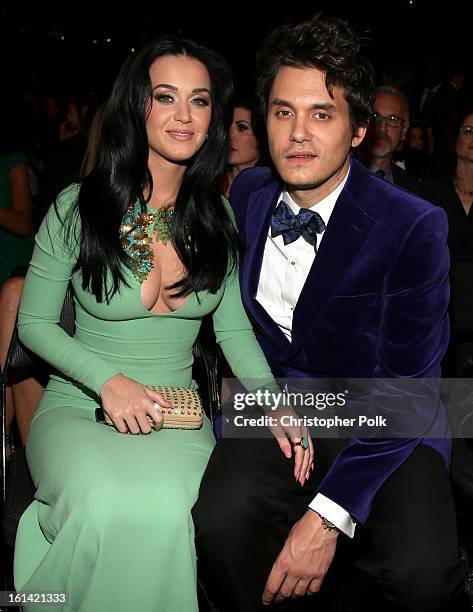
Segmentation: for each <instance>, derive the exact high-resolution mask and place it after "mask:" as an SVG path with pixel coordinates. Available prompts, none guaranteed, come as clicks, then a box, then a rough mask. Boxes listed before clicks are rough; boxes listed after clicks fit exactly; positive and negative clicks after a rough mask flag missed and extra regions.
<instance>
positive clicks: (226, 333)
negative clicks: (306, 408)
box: [213, 198, 280, 393]
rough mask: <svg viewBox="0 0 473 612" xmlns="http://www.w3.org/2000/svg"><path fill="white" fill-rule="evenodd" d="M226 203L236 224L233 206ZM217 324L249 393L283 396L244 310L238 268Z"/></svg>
mask: <svg viewBox="0 0 473 612" xmlns="http://www.w3.org/2000/svg"><path fill="white" fill-rule="evenodd" d="M223 200H224V204H225V208H226V209H227V210H228V212H229V215H230V217H231V218H232V219H233V220H234V216H233V211H232V209H231V208H230V204H229V203H228V201H227V200H225V199H224V198H223ZM213 323H214V331H215V335H216V338H217V342H218V343H219V345H220V347H221V349H222V351H223V354H224V355H225V359H226V360H227V361H228V364H229V365H230V368H231V369H232V371H233V373H234V374H235V376H236V377H237V378H238V379H239V380H240V381H241V382H242V383H243V384H244V385H245V387H246V388H247V389H248V390H249V391H254V390H256V389H262V390H264V389H268V390H270V391H271V392H276V393H278V392H280V388H279V387H278V385H277V383H276V381H275V379H274V377H273V374H272V372H271V370H270V368H269V365H268V362H267V361H266V357H265V356H264V353H263V350H262V349H261V347H260V345H259V344H258V341H257V340H256V337H255V334H254V332H253V328H252V326H251V323H250V320H249V319H248V316H247V314H246V312H245V309H244V307H243V303H242V300H241V293H240V281H239V275H238V267H237V266H236V267H235V269H234V270H233V271H232V272H230V273H229V275H228V276H227V279H226V284H225V290H224V294H223V297H222V300H221V302H220V304H219V306H218V308H217V309H216V310H215V312H214V314H213Z"/></svg>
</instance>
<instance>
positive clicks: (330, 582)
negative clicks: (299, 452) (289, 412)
mask: <svg viewBox="0 0 473 612" xmlns="http://www.w3.org/2000/svg"><path fill="white" fill-rule="evenodd" d="M344 444H346V441H344V440H332V439H324V440H316V441H314V446H315V469H314V472H313V473H312V476H311V477H310V479H309V481H308V482H307V484H306V485H305V486H304V487H301V486H300V485H299V484H298V483H297V482H296V481H295V479H294V475H293V460H288V459H286V458H285V457H284V455H283V454H282V452H281V450H280V449H279V446H278V445H277V443H276V441H275V440H274V439H223V440H221V441H220V442H219V443H218V445H217V446H216V448H215V450H214V452H213V454H212V456H211V458H210V461H209V464H208V467H207V470H206V472H205V474H204V477H203V480H202V484H201V488H200V494H199V499H198V501H197V503H196V505H195V507H194V510H193V516H194V521H195V524H196V546H197V555H198V563H199V572H200V576H201V580H202V581H203V584H204V587H205V590H206V592H207V593H208V594H209V597H210V599H211V601H212V602H213V603H214V604H215V605H216V606H217V608H218V609H219V610H221V611H222V612H230V611H238V612H253V611H257V610H258V611H259V610H268V607H267V606H263V605H262V604H261V596H262V593H263V589H264V585H265V583H266V579H267V577H268V575H269V573H270V571H271V567H272V565H273V563H274V560H275V559H276V557H277V555H278V553H279V552H280V550H281V548H282V546H283V544H284V542H285V540H286V537H287V535H288V532H289V530H290V528H291V526H292V525H293V524H294V523H295V522H296V521H297V520H299V518H300V517H301V516H302V515H303V514H304V512H305V511H306V510H307V504H308V503H309V502H310V501H311V500H312V499H313V497H314V496H315V492H316V490H317V486H318V484H319V483H320V481H321V480H322V478H323V476H324V475H325V473H326V472H327V470H328V468H329V466H330V465H331V463H332V462H333V460H334V459H335V457H336V455H337V454H338V452H339V451H340V450H341V448H342V447H343V445H344ZM349 566H351V569H352V570H353V568H354V567H355V568H356V569H355V570H354V571H358V572H360V574H362V575H363V576H366V577H367V579H368V581H371V582H372V584H373V586H374V587H375V589H371V590H370V592H369V594H367V595H366V597H363V599H362V601H361V602H360V607H359V609H360V610H363V612H367V610H370V609H372V610H377V611H380V610H383V612H385V611H386V612H387V611H388V610H409V611H412V612H414V611H415V612H431V611H434V610H448V611H452V612H453V610H466V609H468V607H467V603H466V602H467V598H466V595H465V594H464V593H463V584H464V575H465V570H466V568H465V564H464V561H463V559H462V557H461V556H460V554H459V550H458V543H457V533H456V519H455V508H454V502H453V498H452V493H451V488H450V482H449V477H448V473H447V469H446V466H445V463H444V461H443V459H442V457H441V456H440V455H439V454H438V453H437V452H436V451H435V450H433V449H431V448H430V447H427V446H419V447H418V448H417V449H416V450H415V451H414V452H413V453H412V455H411V456H410V457H409V458H408V459H407V460H406V462H405V463H404V464H403V465H402V466H401V468H400V469H399V470H398V471H397V472H396V473H395V474H393V475H392V476H391V477H390V478H389V479H388V481H387V482H386V483H385V484H384V485H383V487H382V488H381V489H380V491H379V492H378V494H377V495H376V497H375V499H374V501H373V505H372V510H371V513H370V516H369V519H368V521H367V522H366V523H365V525H358V526H357V528H356V534H355V538H354V539H353V540H350V539H349V538H347V537H346V536H345V535H342V534H341V535H340V536H339V537H338V544H337V552H336V555H335V559H334V562H333V563H332V566H331V568H330V570H329V572H328V574H327V576H326V578H325V581H324V585H323V587H322V589H321V592H320V593H317V594H315V595H312V596H307V597H304V598H300V599H291V600H287V601H286V602H285V603H283V604H277V607H276V608H275V609H278V610H281V611H282V610H313V611H314V612H315V611H317V612H321V611H323V610H325V609H328V607H327V608H326V607H324V606H326V605H327V606H328V604H327V601H330V600H331V599H332V597H333V594H334V589H335V591H336V589H337V588H339V584H340V579H341V578H340V577H341V576H343V575H344V573H346V571H347V567H349ZM331 609H333V608H331ZM337 609H338V610H345V609H347V610H355V609H357V608H356V607H353V602H351V603H350V606H347V607H346V608H345V607H343V606H342V608H340V607H338V608H337Z"/></svg>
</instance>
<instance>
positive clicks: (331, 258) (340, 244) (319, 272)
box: [292, 164, 376, 346]
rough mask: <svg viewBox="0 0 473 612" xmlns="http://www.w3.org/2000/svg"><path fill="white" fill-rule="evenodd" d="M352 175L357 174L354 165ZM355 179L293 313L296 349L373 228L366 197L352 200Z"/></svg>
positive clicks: (338, 205)
mask: <svg viewBox="0 0 473 612" xmlns="http://www.w3.org/2000/svg"><path fill="white" fill-rule="evenodd" d="M351 172H352V173H354V174H357V173H356V170H355V168H354V167H353V164H352V169H351ZM350 179H351V180H350ZM356 179H357V177H356V176H352V177H350V178H349V179H348V181H347V183H346V185H345V187H344V189H343V190H342V192H341V194H340V196H339V198H338V200H337V202H336V204H335V207H334V209H333V212H332V215H331V216H330V220H329V223H328V225H327V229H326V230H325V235H324V238H323V240H322V243H321V245H320V248H319V250H318V252H317V256H316V258H315V260H314V263H313V265H312V267H311V269H310V272H309V275H308V276H307V280H306V282H305V284H304V287H303V289H302V292H301V295H300V297H299V300H298V302H297V305H296V308H295V310H294V319H293V324H292V341H293V344H294V345H296V346H300V345H301V344H302V343H303V342H304V339H305V337H306V336H307V335H308V334H309V333H310V331H311V330H312V328H313V327H314V326H315V325H316V324H317V322H318V320H319V319H320V317H321V315H322V314H323V311H324V308H325V307H326V306H327V303H328V301H329V300H330V298H331V297H332V296H333V295H335V294H336V290H337V287H338V285H339V284H340V282H341V281H342V279H343V277H344V276H345V275H346V274H347V273H348V272H349V269H350V266H352V264H353V262H354V260H355V259H356V256H357V254H358V252H359V251H360V249H361V247H362V246H363V244H364V242H365V240H366V239H367V238H368V236H369V234H370V232H371V230H372V229H373V227H374V225H375V224H376V219H375V218H373V216H372V215H371V214H370V213H369V212H367V210H366V209H365V206H364V204H365V203H367V199H368V197H369V196H368V194H366V196H365V198H366V199H365V200H364V201H363V202H362V203H360V201H358V200H356V199H355V198H354V197H353V191H352V189H351V187H352V183H353V181H355V182H356ZM368 208H369V207H368Z"/></svg>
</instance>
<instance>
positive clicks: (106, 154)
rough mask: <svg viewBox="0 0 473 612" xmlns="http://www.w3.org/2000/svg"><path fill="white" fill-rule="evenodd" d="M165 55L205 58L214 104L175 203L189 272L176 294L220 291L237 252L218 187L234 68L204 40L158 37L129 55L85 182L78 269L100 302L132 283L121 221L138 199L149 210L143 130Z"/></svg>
mask: <svg viewBox="0 0 473 612" xmlns="http://www.w3.org/2000/svg"><path fill="white" fill-rule="evenodd" d="M166 55H173V56H176V55H181V56H187V57H190V58H193V59H196V60H198V61H200V62H202V64H204V66H205V67H206V68H207V71H208V73H209V76H210V82H211V101H212V114H211V120H210V126H209V130H208V137H207V140H206V141H205V142H204V144H203V145H202V147H201V148H200V150H199V151H198V152H197V153H196V154H195V155H194V157H193V158H192V159H191V160H190V161H189V164H188V167H187V169H186V172H185V174H184V178H183V181H182V184H181V186H180V190H179V193H178V196H177V200H176V203H175V207H174V208H175V214H174V222H173V224H172V228H171V237H172V242H173V245H174V248H175V249H176V252H177V254H178V256H179V258H180V259H181V261H182V263H183V265H184V267H185V269H186V270H187V275H186V276H185V277H184V278H182V279H181V280H180V281H178V282H177V283H175V284H174V285H172V287H171V288H173V289H176V292H175V294H174V295H175V296H183V295H188V294H189V293H191V292H193V291H202V290H208V291H210V292H212V293H215V292H216V291H217V289H218V288H219V287H220V285H221V284H222V282H223V280H224V278H225V276H226V274H227V271H228V269H232V267H233V265H234V263H235V261H236V258H237V255H238V245H239V243H238V238H237V234H236V230H235V228H234V226H233V223H232V221H231V219H230V218H229V216H228V212H227V211H226V210H225V207H224V204H223V202H222V199H221V197H220V195H219V190H218V184H217V181H218V177H219V176H220V175H221V173H222V171H223V169H224V166H225V160H226V156H227V155H226V153H227V151H226V146H227V144H226V142H227V130H228V128H229V126H230V121H231V111H232V108H233V106H232V101H233V83H232V74H231V69H230V67H229V65H228V64H227V62H226V61H225V60H224V59H223V58H222V57H220V55H218V54H217V53H215V52H214V51H212V50H210V49H208V48H206V47H204V46H202V45H200V44H197V43H195V42H193V41H191V40H187V39H183V38H179V37H174V36H164V37H160V38H158V39H156V40H153V41H151V42H149V43H147V44H146V45H145V46H144V47H143V48H141V49H140V50H139V51H138V52H136V53H134V54H132V55H130V57H129V58H128V59H127V60H126V62H125V64H124V65H123V67H122V69H121V71H120V73H119V75H118V78H117V80H116V82H115V85H114V87H113V90H112V93H111V96H110V98H109V100H108V106H107V111H106V114H105V118H104V123H103V130H102V138H101V142H100V148H99V152H98V159H97V165H96V167H95V169H94V170H93V171H92V173H91V174H89V175H88V176H86V177H85V178H84V179H83V181H82V184H81V187H80V192H79V197H78V207H77V209H78V214H79V215H80V221H81V235H80V254H79V259H78V261H77V264H76V266H75V270H80V271H81V273H82V279H83V280H82V286H83V288H84V290H90V291H91V292H92V293H93V294H94V295H95V297H96V298H97V300H98V301H99V302H101V301H102V300H103V299H104V298H105V300H106V301H109V300H110V299H111V297H112V296H113V295H114V294H115V293H116V292H117V291H118V290H119V288H120V286H121V284H122V283H124V284H127V283H126V280H125V275H124V268H123V266H127V267H130V265H131V259H130V258H129V257H128V255H127V254H126V253H125V251H124V249H123V248H122V246H121V244H120V236H119V230H120V225H121V223H122V220H123V217H124V215H125V213H126V211H127V208H128V206H129V205H130V204H133V203H135V202H137V201H139V202H140V204H141V210H142V211H145V210H146V202H147V201H149V199H150V198H151V194H152V191H153V180H152V177H151V172H150V170H149V168H148V153H149V148H148V139H147V133H146V119H147V115H148V112H149V108H150V100H151V97H152V85H151V81H150V76H149V70H150V67H151V65H152V64H153V62H154V61H155V60H156V59H158V58H159V57H163V56H166ZM145 193H146V194H148V195H147V198H146V199H145V196H144V194H145ZM72 226H73V224H72V222H71V225H70V227H72Z"/></svg>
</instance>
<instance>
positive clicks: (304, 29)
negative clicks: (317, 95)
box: [257, 14, 375, 131]
mask: <svg viewBox="0 0 473 612" xmlns="http://www.w3.org/2000/svg"><path fill="white" fill-rule="evenodd" d="M362 42H363V41H362V39H361V38H360V37H359V36H358V35H357V34H356V32H355V31H354V30H353V28H352V27H351V25H350V24H349V23H347V22H346V21H343V20H341V19H338V18H336V17H325V16H323V15H321V14H318V15H316V16H315V17H313V18H312V19H311V20H310V21H305V22H303V23H300V24H298V25H295V26H293V25H290V24H286V25H283V26H280V27H279V28H277V29H276V30H274V31H273V32H272V33H271V35H270V36H269V37H268V38H267V39H266V40H265V41H264V42H263V43H262V45H261V47H260V48H259V50H258V53H257V71H258V81H257V90H258V96H259V99H260V104H261V107H262V111H263V114H264V116H266V113H267V110H268V102H269V100H268V98H269V93H270V91H271V87H272V85H273V82H274V79H275V77H276V73H277V72H278V70H279V68H281V67H282V66H291V67H294V68H317V69H318V70H321V71H322V72H325V74H326V77H325V83H326V87H327V91H328V92H329V94H330V95H331V96H332V97H333V87H334V86H338V87H342V88H343V90H344V95H345V99H346V101H347V103H348V107H349V112H350V124H351V127H352V129H353V131H355V130H356V129H357V128H358V127H360V126H362V125H367V123H368V121H369V118H370V116H371V114H372V112H373V111H372V108H373V102H374V90H375V78H374V71H373V68H372V66H371V64H370V62H369V61H368V60H367V59H366V58H365V57H363V55H362V53H361V47H362Z"/></svg>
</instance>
